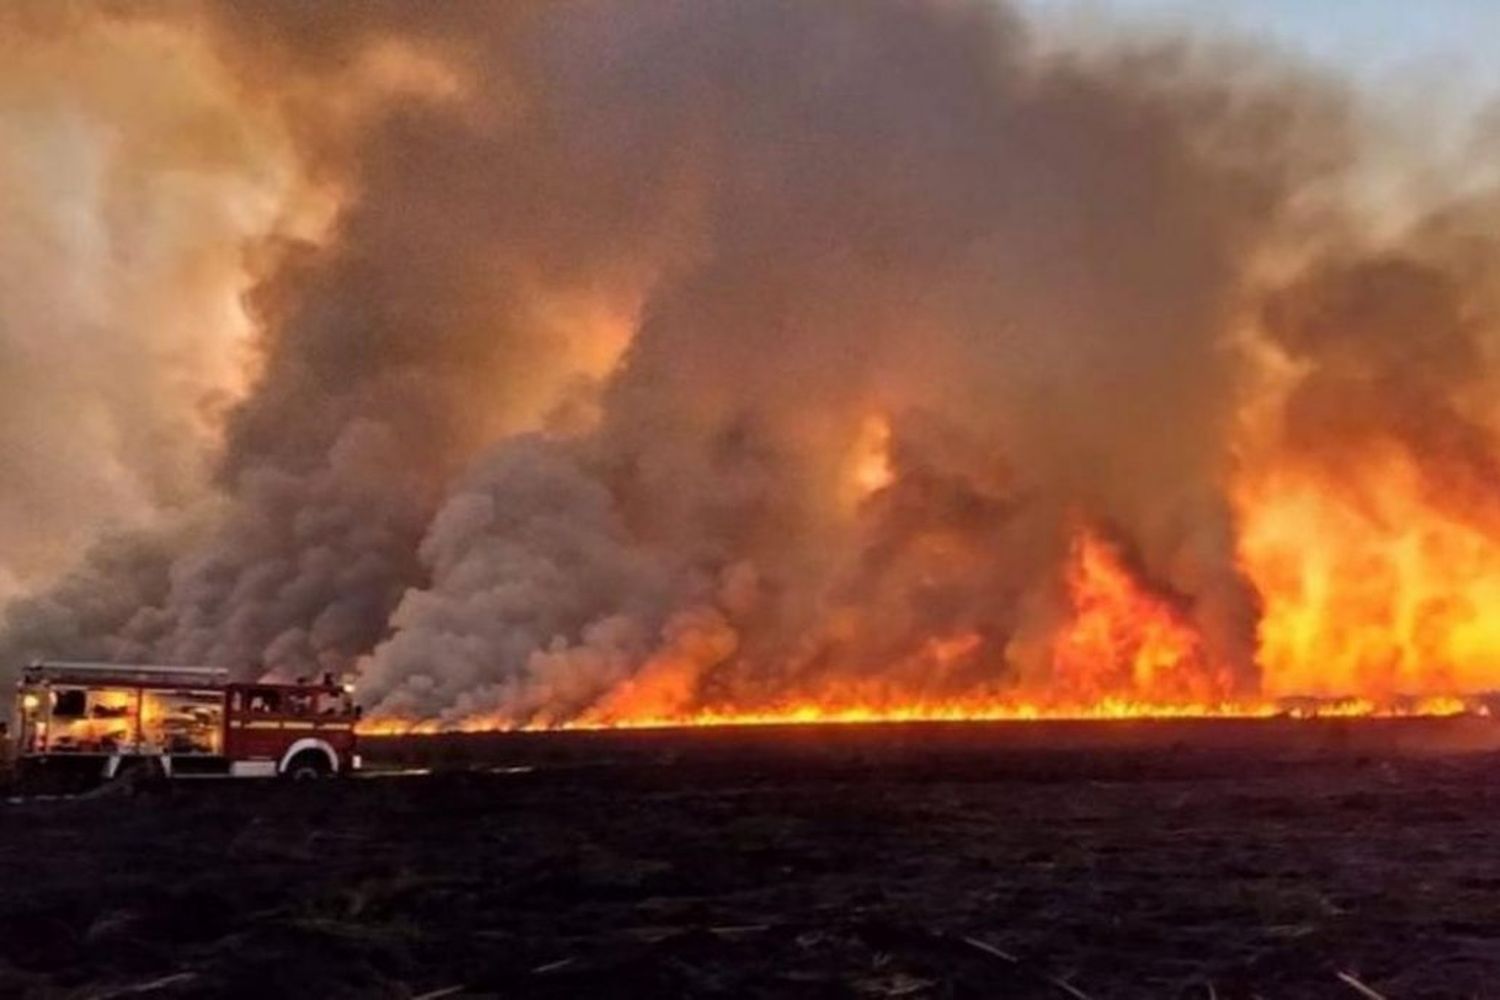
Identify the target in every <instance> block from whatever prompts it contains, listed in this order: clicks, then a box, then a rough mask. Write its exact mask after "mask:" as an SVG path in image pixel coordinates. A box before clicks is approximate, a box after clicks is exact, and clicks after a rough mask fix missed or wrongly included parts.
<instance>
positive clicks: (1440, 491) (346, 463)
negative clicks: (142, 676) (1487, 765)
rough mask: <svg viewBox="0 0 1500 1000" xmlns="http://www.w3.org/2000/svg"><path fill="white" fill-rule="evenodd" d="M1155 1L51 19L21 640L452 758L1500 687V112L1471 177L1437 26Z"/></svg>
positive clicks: (14, 202) (7, 524)
mask: <svg viewBox="0 0 1500 1000" xmlns="http://www.w3.org/2000/svg"><path fill="white" fill-rule="evenodd" d="M1128 6H1129V5H1121V6H1120V8H1119V9H1114V10H1108V11H1101V10H1095V9H1093V8H1089V7H1083V6H1072V7H1069V6H1068V5H1066V4H1060V3H1040V2H1036V0H1033V2H1031V3H1028V4H1027V5H1026V6H1025V7H1015V8H1013V7H1011V6H1009V5H1006V4H997V3H995V2H993V0H957V2H954V0H831V2H828V3H819V4H808V3H803V2H800V0H757V2H752V3H745V2H742V0H581V2H579V3H570V4H556V3H547V2H541V0H538V2H529V0H516V2H512V3H506V4H454V5H415V4H409V3H404V2H395V0H390V2H383V0H371V2H368V3H361V4H335V3H331V2H330V3H308V2H305V0H298V2H293V0H279V2H275V0H273V2H265V3H260V4H254V5H243V4H234V3H229V2H227V0H226V2H214V0H203V2H200V3H192V4H189V3H172V4H160V5H156V4H131V5H120V6H115V5H94V4H82V3H79V4H74V3H52V2H40V0H16V2H13V3H11V4H9V5H7V6H5V7H3V8H0V57H3V58H0V133H3V135H4V137H5V141H4V142H3V143H0V172H3V177H4V183H3V184H0V387H3V389H4V392H3V394H0V468H3V470H4V472H5V476H4V482H3V484H0V595H9V596H10V597H11V598H13V599H12V600H11V601H10V603H9V605H8V608H7V610H6V611H5V613H4V618H3V623H0V654H3V655H4V657H5V661H6V663H7V664H14V663H17V662H19V661H20V660H22V659H24V658H28V657H32V656H54V655H66V656H71V657H83V656H87V657H102V658H111V659H120V660H153V661H168V662H208V663H214V664H222V665H226V666H230V667H233V668H234V669H236V670H237V671H239V672H240V673H241V674H243V675H247V676H248V675H254V674H259V673H262V672H267V671H269V672H273V673H281V674H293V675H294V674H299V673H306V672H309V671H312V670H318V669H328V670H336V671H348V672H358V673H359V674H361V675H362V683H363V685H364V689H365V691H366V697H367V699H368V700H369V702H370V704H371V706H372V708H373V709H374V711H375V713H376V714H377V715H382V716H386V717H389V718H392V719H406V720H422V721H428V722H431V723H433V724H439V725H460V724H479V723H489V724H497V725H531V724H563V723H570V722H576V721H600V722H611V721H630V720H637V719H680V718H687V717H692V716H695V715H702V714H705V713H710V714H711V713H719V714H735V713H754V712H771V713H775V712H784V711H788V710H793V709H796V708H797V707H798V706H802V705H806V704H817V705H824V706H833V707H844V708H852V707H858V708H869V709H871V710H874V711H886V710H897V709H901V710H906V709H910V708H911V707H912V706H918V707H922V706H926V707H929V708H932V707H936V708H942V709H943V710H948V709H949V708H951V707H952V706H955V705H957V706H962V705H967V704H976V703H1011V702H1015V701H1018V700H1020V701H1025V702H1027V703H1028V704H1032V703H1035V704H1042V705H1044V706H1045V705H1061V706H1078V705H1082V704H1091V703H1095V702H1098V701H1100V700H1101V699H1126V700H1135V701H1149V702H1153V703H1162V704H1180V703H1184V702H1189V701H1191V702H1194V703H1204V702H1207V703H1217V702H1226V701H1232V700H1239V699H1253V698H1257V697H1260V696H1262V695H1266V694H1288V693H1342V694H1349V693H1360V694H1372V695H1389V694H1393V693H1404V692H1413V691H1416V692H1431V691H1448V690H1453V689H1457V690H1468V689H1474V688H1478V687H1485V686H1489V685H1491V684H1492V683H1496V682H1500V635H1496V634H1495V629H1494V627H1493V626H1492V625H1491V624H1490V623H1491V622H1492V621H1494V620H1496V617H1497V616H1496V614H1495V612H1496V610H1497V608H1500V605H1497V603H1496V602H1497V597H1500V576H1497V574H1496V570H1497V569H1500V551H1497V549H1496V546H1495V544H1494V540H1495V539H1496V538H1500V507H1497V505H1496V503H1497V502H1496V500H1495V497H1496V496H1500V493H1497V492H1496V487H1497V486H1500V448H1497V442H1496V438H1495V434H1496V431H1497V426H1496V418H1497V414H1496V413H1495V411H1494V404H1493V402H1492V400H1493V398H1494V393H1493V389H1494V385H1493V382H1494V374H1495V372H1496V367H1495V358H1494V351H1495V349H1496V346H1497V335H1500V314H1497V312H1496V310H1497V308H1500V300H1497V298H1496V294H1495V293H1496V291H1497V290H1500V247H1497V246H1496V245H1494V240H1493V233H1494V227H1493V225H1492V222H1493V221H1494V220H1495V217H1496V216H1495V210H1496V207H1497V205H1500V202H1497V200H1496V194H1497V193H1500V189H1497V188H1496V187H1495V179H1494V177H1493V171H1492V167H1491V166H1490V164H1491V163H1492V161H1493V156H1492V153H1493V149H1494V142H1495V129H1494V119H1493V116H1492V115H1490V114H1489V113H1488V111H1487V110H1486V109H1487V102H1486V101H1485V100H1484V99H1482V98H1481V96H1480V94H1481V93H1482V91H1481V90H1480V89H1477V88H1480V87H1481V86H1482V85H1481V84H1478V83H1474V84H1465V86H1466V87H1468V88H1469V89H1468V90H1466V91H1465V94H1466V96H1465V98H1464V99H1463V100H1461V101H1452V100H1448V99H1447V98H1446V97H1444V98H1443V100H1442V101H1441V105H1442V107H1443V109H1444V116H1445V118H1444V123H1443V132H1442V140H1441V142H1438V141H1434V140H1433V139H1432V137H1431V136H1430V135H1428V134H1426V133H1424V132H1423V130H1422V129H1423V127H1424V126H1429V125H1431V117H1432V116H1431V115H1430V114H1429V115H1428V116H1426V117H1425V118H1424V116H1423V115H1422V114H1420V113H1418V112H1420V111H1422V110H1423V102H1422V101H1421V100H1419V99H1414V92H1413V91H1411V90H1410V89H1409V88H1407V89H1405V90H1399V89H1392V87H1391V86H1390V83H1389V80H1387V79H1382V78H1378V77H1380V73H1378V72H1372V71H1371V69H1370V67H1371V66H1372V65H1374V63H1373V62H1371V57H1369V56H1368V55H1364V54H1361V52H1363V51H1364V50H1362V49H1359V47H1358V43H1357V39H1359V38H1362V37H1367V36H1372V35H1373V36H1379V37H1385V36H1386V35H1388V34H1394V33H1396V32H1399V31H1402V30H1403V29H1402V28H1401V26H1400V22H1399V21H1398V20H1395V18H1397V14H1396V13H1395V10H1396V9H1395V8H1394V7H1393V8H1390V9H1389V10H1385V8H1383V7H1382V8H1380V10H1382V11H1384V13H1379V12H1374V11H1372V13H1371V14H1370V18H1369V19H1362V20H1359V21H1358V22H1357V24H1356V25H1355V26H1356V27H1357V28H1358V30H1357V31H1351V32H1349V33H1348V35H1347V37H1348V38H1349V39H1351V45H1355V47H1356V51H1355V52H1354V53H1353V54H1352V55H1351V57H1350V59H1349V60H1347V61H1345V60H1340V59H1329V58H1324V57H1326V55H1327V53H1328V52H1329V51H1330V50H1329V49H1328V47H1327V45H1326V44H1325V41H1323V40H1321V39H1326V37H1327V36H1326V35H1325V34H1319V33H1318V32H1319V31H1322V30H1326V25H1328V24H1333V23H1336V22H1335V20H1334V14H1333V13H1332V12H1333V10H1334V7H1333V6H1332V5H1329V6H1328V7H1327V8H1326V14H1325V20H1324V21H1318V20H1316V19H1314V20H1312V21H1306V20H1299V19H1298V17H1299V15H1296V14H1295V12H1293V11H1292V9H1291V8H1290V7H1287V8H1285V10H1284V11H1283V13H1282V15H1280V16H1275V17H1271V18H1270V19H1269V20H1266V21H1260V20H1254V19H1251V20H1245V16H1242V17H1240V18H1239V19H1238V20H1237V19H1236V18H1232V17H1231V18H1227V20H1229V21H1231V22H1236V23H1238V24H1239V25H1240V26H1241V27H1244V28H1247V29H1249V33H1248V34H1234V33H1232V32H1231V33H1230V34H1222V33H1221V32H1220V31H1219V30H1218V29H1217V28H1215V27H1214V26H1213V25H1212V24H1211V23H1209V22H1208V21H1207V19H1206V18H1205V17H1204V16H1203V15H1202V14H1201V13H1200V14H1197V15H1191V16H1190V15H1186V14H1183V15H1178V14H1173V15H1171V16H1156V15H1153V16H1151V17H1149V18H1147V19H1146V20H1145V21H1144V22H1142V23H1141V24H1140V25H1139V26H1137V25H1136V22H1135V20H1134V16H1135V15H1134V14H1133V13H1131V12H1130V11H1129V10H1127V7H1128ZM1438 6H1441V5H1434V7H1438ZM1462 9H1467V8H1462V7H1461V6H1460V5H1458V4H1453V5H1452V11H1453V12H1454V13H1451V14H1450V15H1448V16H1449V17H1450V18H1452V19H1453V20H1450V21H1449V22H1447V23H1452V24H1460V23H1462V22H1460V21H1459V20H1457V19H1456V18H1457V16H1458V14H1457V12H1459V11H1460V10H1462ZM1350 10H1351V12H1350V13H1349V14H1346V15H1341V16H1343V17H1345V18H1346V19H1347V18H1349V17H1353V16H1354V15H1353V13H1352V8H1350ZM1301 16H1303V17H1305V15H1301ZM1434 16H1438V15H1434ZM1297 25H1300V26H1301V27H1295V26H1297ZM1320 25H1323V26H1325V27H1324V28H1320V27H1319V26H1320ZM1379 25H1386V27H1384V28H1382V27H1379ZM1267 31H1270V32H1272V33H1275V34H1279V35H1280V36H1281V37H1282V38H1284V39H1285V38H1300V39H1302V40H1303V41H1305V43H1306V44H1305V45H1291V46H1288V45H1276V44H1271V43H1270V42H1268V41H1267V40H1266V38H1265V37H1264V36H1265V34H1266V32H1267ZM1426 37H1433V38H1439V37H1440V35H1430V36H1426ZM1432 44H1433V45H1438V44H1439V43H1438V42H1436V41H1435V42H1433V43H1432ZM1299 48H1301V49H1306V50H1307V51H1308V52H1311V53H1313V54H1314V56H1315V57H1316V58H1314V57H1309V56H1307V55H1306V54H1299V52H1298V51H1297V50H1298V49H1299ZM1434 51H1436V49H1434ZM1380 58H1384V57H1380ZM1404 79H1406V80H1408V81H1411V80H1417V79H1420V75H1417V76H1410V77H1405V78H1404ZM1476 79H1477V78H1476ZM1432 86H1433V87H1434V88H1435V89H1434V91H1433V93H1434V95H1436V94H1438V92H1439V90H1441V87H1442V86H1446V85H1445V84H1443V85H1440V84H1439V83H1433V84H1432ZM1438 103H1439V102H1438V101H1437V98H1436V97H1434V99H1433V102H1432V105H1433V107H1435V106H1436V105H1437V104H1438ZM1427 110H1428V111H1430V110H1431V108H1428V109H1427Z"/></svg>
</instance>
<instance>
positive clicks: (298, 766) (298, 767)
mask: <svg viewBox="0 0 1500 1000" xmlns="http://www.w3.org/2000/svg"><path fill="white" fill-rule="evenodd" d="M328 774H329V767H328V758H327V757H325V756H323V754H321V753H319V752H317V751H316V750H304V751H302V752H301V753H299V754H298V755H297V756H295V757H293V758H292V759H291V762H290V763H288V764H287V766H286V770H285V771H283V772H282V773H281V776H282V777H283V778H286V779H287V780H289V781H317V780H318V779H319V778H326V777H328Z"/></svg>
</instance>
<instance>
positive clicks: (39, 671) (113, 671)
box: [25, 660, 229, 683]
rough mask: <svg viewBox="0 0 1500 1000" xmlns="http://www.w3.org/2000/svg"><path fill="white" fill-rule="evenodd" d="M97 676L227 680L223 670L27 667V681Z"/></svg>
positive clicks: (70, 664) (64, 663)
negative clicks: (67, 676) (87, 675)
mask: <svg viewBox="0 0 1500 1000" xmlns="http://www.w3.org/2000/svg"><path fill="white" fill-rule="evenodd" d="M79 674H85V675H86V674H97V675H102V676H108V677H120V678H131V679H140V678H141V677H142V675H150V676H153V677H166V678H171V679H173V680H201V681H208V682H213V683H222V682H224V681H225V680H227V679H228V677H229V669H228V668H227V667H170V666H153V665H150V664H143V663H82V662H74V661H70V660H37V661H35V662H33V663H30V664H28V665H27V667H26V670H25V676H26V677H27V678H28V679H37V680H40V679H44V678H51V677H53V676H56V675H75V676H76V675H79Z"/></svg>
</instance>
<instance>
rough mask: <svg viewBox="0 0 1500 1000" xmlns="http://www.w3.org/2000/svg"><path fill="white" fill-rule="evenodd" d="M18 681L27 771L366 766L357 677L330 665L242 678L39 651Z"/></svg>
mask: <svg viewBox="0 0 1500 1000" xmlns="http://www.w3.org/2000/svg"><path fill="white" fill-rule="evenodd" d="M16 688H17V690H16V705H15V713H16V718H15V727H14V731H13V732H14V738H15V745H14V753H15V756H16V767H17V773H18V777H20V778H21V780H22V781H23V782H27V781H28V780H32V781H34V782H35V783H37V784H45V785H55V784H64V785H76V784H77V783H79V782H80V781H88V780H94V781H100V780H102V781H108V780H111V779H113V778H116V777H119V776H121V775H123V774H125V773H129V772H132V771H149V772H153V773H156V774H159V775H161V776H163V777H168V778H187V777H195V778H196V777H205V778H206V777H227V778H269V777H275V776H278V775H279V776H284V777H288V778H295V779H306V778H320V777H325V776H333V775H339V774H346V773H348V772H350V771H353V770H356V769H358V768H359V766H360V758H359V753H358V743H357V736H356V734H355V723H356V722H358V720H359V716H360V710H359V708H358V706H356V705H355V704H354V689H353V687H352V686H350V685H345V684H339V683H336V682H335V681H334V679H333V678H332V677H331V676H324V677H323V678H322V679H321V680H320V681H318V682H316V683H295V684H283V683H238V682H231V681H229V679H228V672H227V671H225V670H220V669H217V668H212V667H161V666H126V665H121V664H113V663H65V662H37V663H33V664H31V665H30V666H28V667H26V668H25V669H24V670H23V671H22V674H21V679H20V681H19V682H18V683H17V685H16ZM49 779H54V780H49ZM55 779H61V780H60V781H59V780H55Z"/></svg>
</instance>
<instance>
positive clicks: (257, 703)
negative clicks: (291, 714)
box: [250, 691, 281, 715]
mask: <svg viewBox="0 0 1500 1000" xmlns="http://www.w3.org/2000/svg"><path fill="white" fill-rule="evenodd" d="M280 710H281V695H280V692H277V691H251V692H250V711H251V712H252V713H254V714H256V715H274V714H275V713H276V712H278V711H280Z"/></svg>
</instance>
